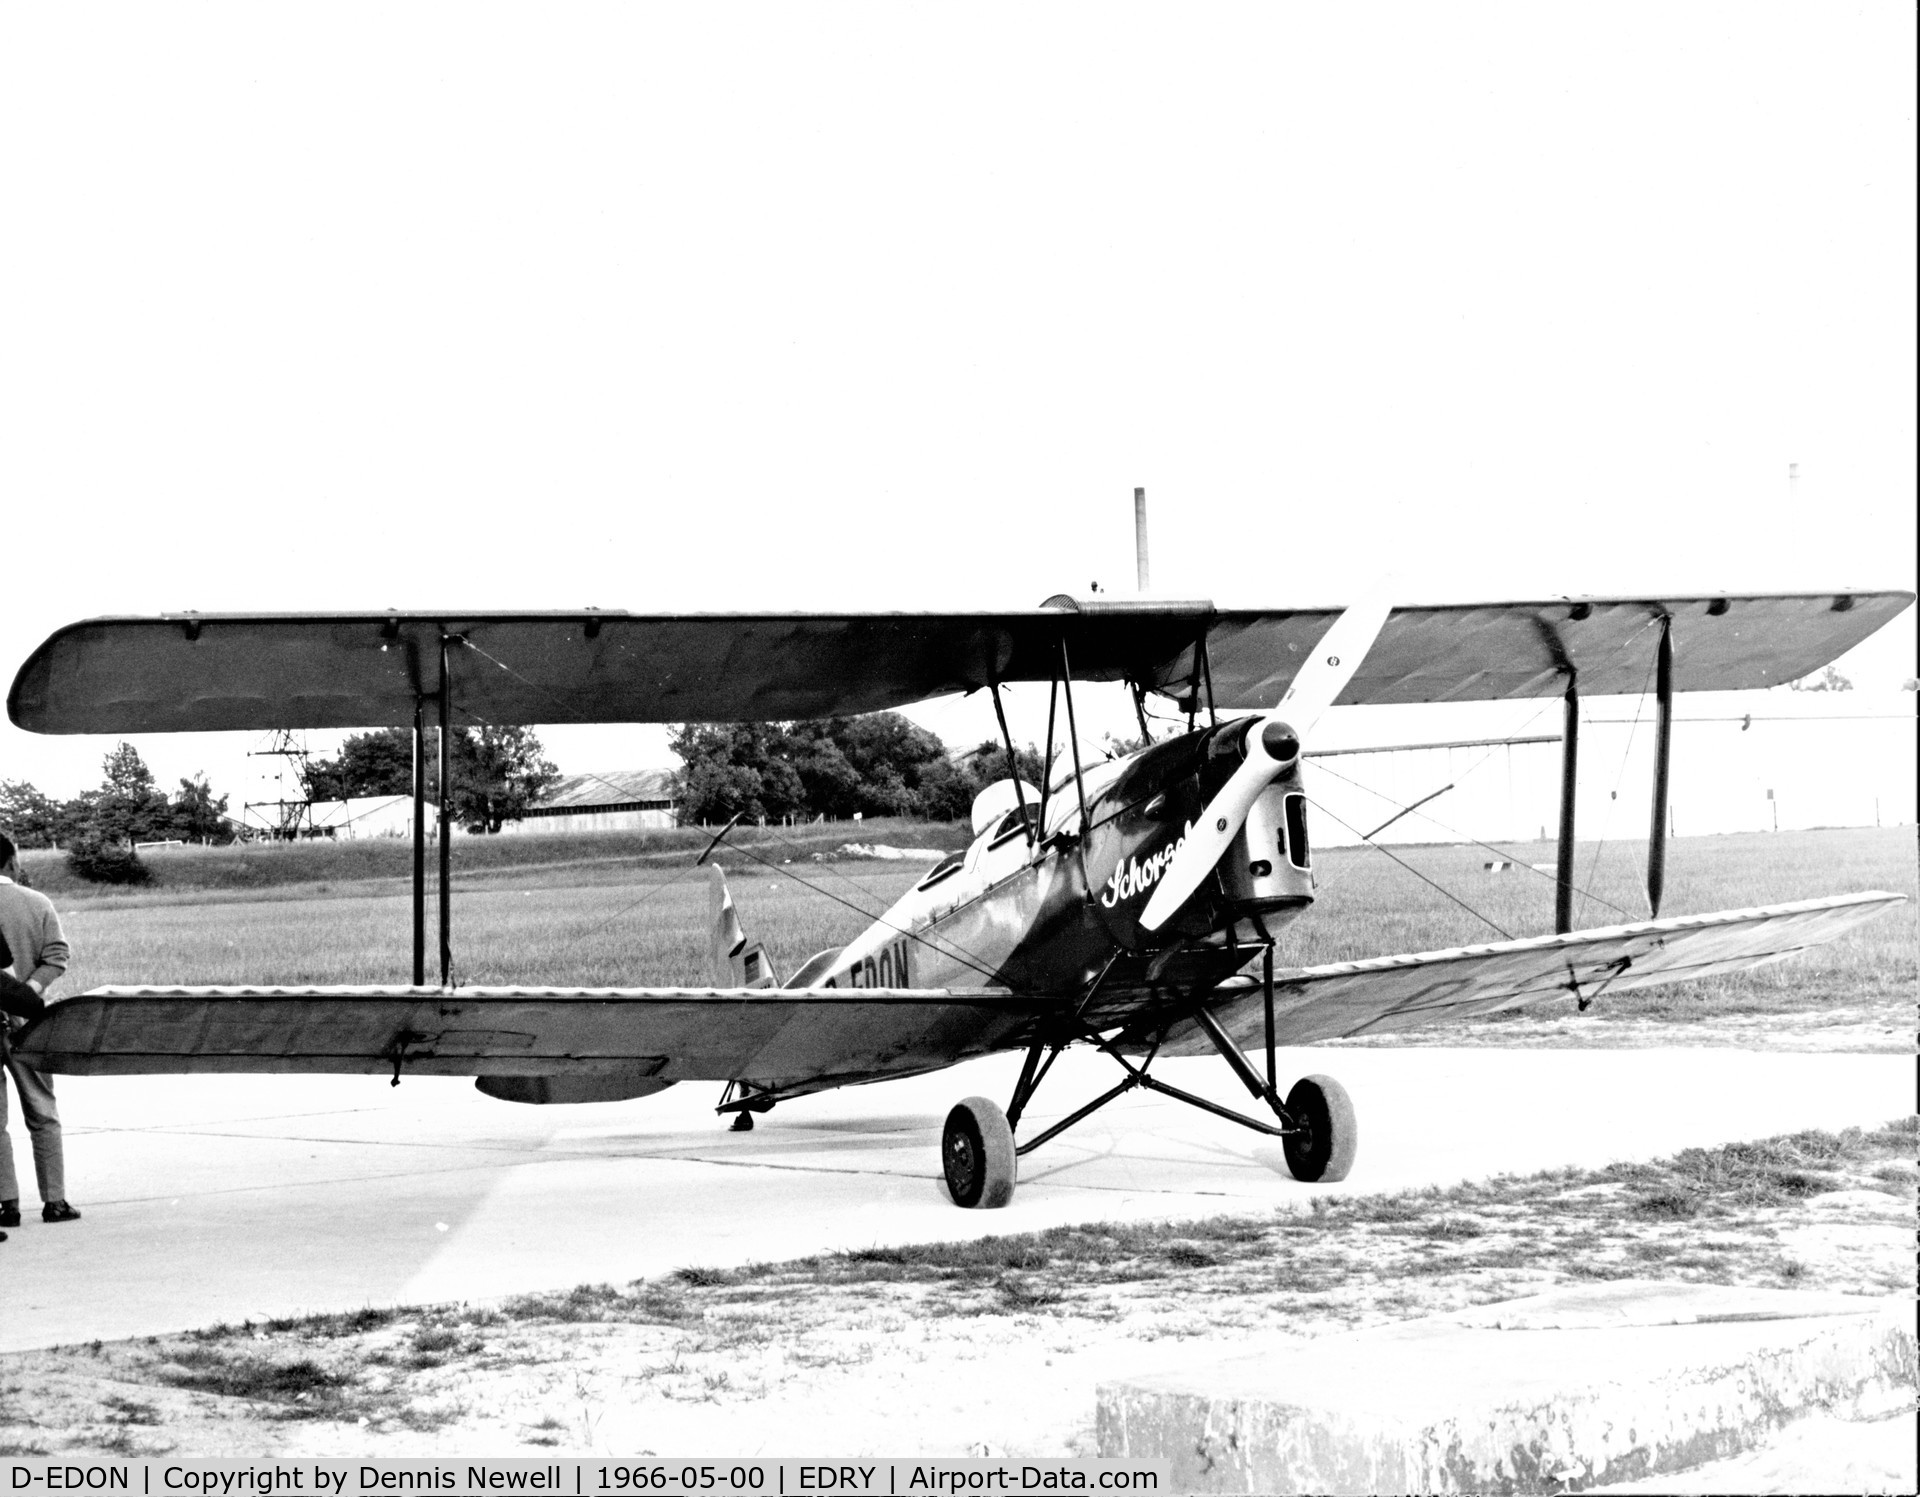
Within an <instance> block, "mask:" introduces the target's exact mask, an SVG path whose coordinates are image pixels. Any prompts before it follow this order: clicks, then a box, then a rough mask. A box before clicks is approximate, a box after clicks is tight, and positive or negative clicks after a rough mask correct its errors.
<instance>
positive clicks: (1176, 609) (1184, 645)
mask: <svg viewBox="0 0 1920 1497" xmlns="http://www.w3.org/2000/svg"><path fill="white" fill-rule="evenodd" d="M1911 601H1912V594H1910V593H1894V592H1882V593H1849V594H1834V593H1820V594H1795V595H1770V596H1749V597H1729V596H1724V595H1719V596H1702V597H1694V598H1588V599H1578V600H1570V599H1564V598H1563V599H1551V600H1546V601H1539V602H1507V603H1484V604H1446V605H1440V606H1417V607H1406V608H1398V609H1395V610H1394V612H1393V615H1392V617H1391V618H1390V619H1389V621H1388V623H1387V625H1386V628H1385V629H1384V630H1383V631H1382V633H1381V635H1380V638H1379V639H1378V640H1377V641H1376V642H1375V644H1374V646H1373V649H1372V650H1371V651H1370V652H1369V653H1368V656H1367V661H1366V664H1365V665H1364V666H1363V667H1362V668H1361V670H1360V672H1359V674H1357V675H1356V676H1355V677H1354V678H1353V680H1352V681H1351V682H1349V683H1348V686H1347V689H1346V691H1345V692H1343V693H1342V694H1341V696H1340V698H1339V700H1340V701H1342V702H1437V701H1467V700H1484V699H1491V698H1503V697H1529V696H1547V695H1553V694H1555V693H1557V692H1559V691H1561V690H1563V689H1564V686H1565V682H1566V676H1567V672H1568V671H1569V670H1571V671H1573V672H1576V673H1577V676H1578V680H1579V684H1580V688H1581V690H1582V691H1584V692H1587V693H1588V694H1593V693H1608V692H1638V691H1642V690H1645V689H1646V686H1647V683H1648V681H1649V680H1650V674H1649V672H1650V668H1651V663H1652V661H1653V657H1654V649H1655V645H1656V643H1657V638H1656V636H1657V629H1656V626H1657V624H1658V623H1659V621H1660V620H1661V619H1663V618H1668V617H1671V618H1672V620H1673V626H1672V627H1673V640H1674V655H1675V667H1674V672H1675V674H1674V685H1675V688H1676V689H1677V690H1680V691H1703V690H1710V689H1711V690H1730V689H1735V688H1741V687H1751V686H1773V685H1778V684H1779V683H1781V682H1783V681H1791V680H1796V679H1798V678H1799V677H1801V676H1804V675H1806V674H1807V673H1808V672H1810V671H1813V670H1816V669H1818V668H1819V667H1820V666H1822V665H1824V664H1825V663H1826V662H1828V661H1829V660H1832V659H1833V658H1834V657H1836V656H1837V655H1840V654H1841V653H1843V652H1844V651H1846V650H1848V649H1850V648H1851V647H1852V646H1853V645H1855V644H1857V643H1859V642H1860V641H1861V640H1862V639H1864V638H1866V637H1867V636H1868V635H1869V634H1871V633H1873V631H1874V630H1875V629H1877V628H1879V627H1880V625H1882V624H1883V623H1885V622H1886V621H1887V620H1888V619H1890V618H1892V617H1893V616H1894V615H1895V614H1897V613H1899V612H1900V610H1901V609H1903V608H1905V607H1906V606H1907V604H1908V603H1910V602H1911ZM1338 612H1339V610H1337V609H1332V608H1307V609H1256V610H1233V611H1222V610H1219V609H1216V608H1214V607H1213V605H1212V604H1210V603H1204V602H1199V603H1159V602H1135V601H1122V602H1107V601H1105V600H1102V601H1099V602H1087V603H1077V602H1075V601H1073V600H1072V599H1065V598H1063V599H1057V600H1054V602H1053V603H1052V604H1051V605H1050V606H1048V607H1045V608H1038V609H1027V610H1022V611H1009V612H997V613H834V614H822V613H778V614H775V613H752V614H747V613H713V614H655V615H641V614H627V613H596V612H581V613H544V614H538V613H514V614H507V613H468V614H421V613H392V614H386V613H362V614H267V615H228V614H206V615H200V614H189V615H169V616H165V617H161V618H104V619H89V620H87V621H85V622H83V623H78V624H69V625H68V626H66V627H65V628H63V629H61V630H59V631H57V632H56V633H55V634H53V635H52V636H51V637H50V638H48V639H47V640H46V641H45V642H44V643H43V644H41V646H40V647H39V648H38V649H37V650H35V651H34V652H33V654H32V655H30V656H29V657H28V658H27V660H26V663H25V664H23V665H22V666H21V667H20V671H19V674H18V675H17V676H16V677H15V679H14V682H13V689H12V691H11V692H10V693H9V695H8V698H7V711H8V713H9V715H10V716H11V717H12V719H13V721H14V722H15V723H16V724H18V725H19V726H20V727H23V728H28V729H31V730H33V731H35V732H40V733H173V732H189V731H201V730H207V729H236V728H365V727H379V726H399V725H404V724H407V723H411V722H412V721H413V715H414V709H415V704H416V702H418V701H419V700H420V699H421V698H423V697H424V698H431V697H433V696H435V695H436V694H437V693H438V692H439V691H440V688H441V674H442V672H441V659H442V646H443V642H444V643H445V646H446V660H447V671H446V677H447V680H446V686H447V691H448V695H449V701H450V705H451V707H452V709H453V711H454V712H455V713H456V714H457V715H458V717H459V719H460V720H468V719H472V720H476V721H481V722H490V723H575V722H583V723H584V722H681V721H703V722H752V721H776V720H778V721H784V720H788V719H793V718H812V717H830V716H843V715H846V714H850V713H857V712H872V711H877V710H879V709H881V708H886V707H899V706H904V705H906V704H907V703H910V702H917V701H922V700H924V699H926V698H928V697H932V696H939V695H942V694H943V693H947V692H954V691H971V690H974V689H976V688H978V687H982V686H986V685H988V684H990V683H992V682H996V681H1001V682H1005V681H1045V680H1048V679H1050V678H1051V677H1052V675H1053V674H1054V672H1055V671H1056V670H1057V669H1058V668H1059V663H1060V658H1061V649H1062V646H1063V644H1064V646H1065V648H1066V650H1067V656H1068V659H1069V660H1070V661H1071V663H1072V667H1073V674H1074V676H1075V677H1076V678H1077V679H1080V680H1090V681H1112V680H1119V679H1122V678H1125V679H1128V680H1134V681H1138V682H1141V683H1142V684H1144V685H1146V686H1149V687H1152V688H1153V689H1155V690H1158V691H1163V692H1166V693H1167V694H1169V695H1173V696H1185V695H1187V694H1188V693H1190V692H1191V691H1192V690H1193V687H1194V681H1195V677H1196V674H1197V672H1196V660H1197V653H1196V645H1197V643H1198V641H1200V639H1201V638H1202V637H1203V636H1204V637H1205V638H1206V640H1207V665H1208V670H1209V673H1210V678H1211V681H1212V688H1213V692H1214V695H1215V698H1216V700H1217V701H1218V702H1219V704H1220V705H1222V706H1227V707H1257V708H1266V707H1271V706H1273V705H1274V703H1275V702H1277V701H1278V700H1279V698H1280V695H1281V693H1282V692H1283V691H1285V689H1286V687H1287V684H1288V683H1289V682H1290V681H1291V680H1292V679H1293V675H1294V672H1295V671H1296V670H1297V669H1298V664H1299V662H1300V661H1301V660H1303V659H1304V658H1305V657H1306V654H1307V652H1309V651H1310V650H1311V649H1312V647H1313V646H1314V644H1315V643H1316V642H1317V641H1318V640H1319V639H1320V636H1321V635H1323V634H1324V633H1325V632H1326V630H1327V628H1328V626H1329V625H1330V624H1331V623H1332V621H1333V619H1334V618H1335V617H1336V616H1337V614H1338Z"/></svg>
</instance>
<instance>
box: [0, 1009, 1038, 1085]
mask: <svg viewBox="0 0 1920 1497" xmlns="http://www.w3.org/2000/svg"><path fill="white" fill-rule="evenodd" d="M1042 1011H1043V1006H1042V1005H1041V1004H1039V1003H1036V1002H1035V1001H1034V1000H1031V999H1027V998H1022V997H1018V996H1016V995H1014V994H1013V993H1010V992H1007V991H1005V990H1003V989H968V990H962V991H945V990H935V989H887V988H823V989H792V988H787V989H780V988H735V989H718V988H455V989H452V990H450V991H442V990H441V989H438V988H413V987H339V988H322V987H311V988H264V987H263V988H96V989H94V990H93V991H92V992H88V993H82V994H79V995H77V996H75V997H72V998H65V999H61V1000H59V1001H58V1002H55V1003H51V1004H49V1005H48V1006H47V1010H46V1012H45V1014H44V1015H43V1016H42V1017H41V1018H40V1019H38V1020H36V1021H35V1022H34V1023H32V1024H31V1025H29V1026H28V1027H27V1029H26V1030H25V1031H23V1033H22V1035H21V1036H20V1038H18V1039H17V1040H16V1041H15V1042H14V1052H15V1054H17V1055H18V1056H19V1057H20V1058H21V1059H22V1060H24V1061H26V1062H27V1063H28V1064H29V1065H32V1066H35V1067H37V1068H39V1069H42V1070H47V1071H57V1072H63V1073H68V1074H75V1075H127V1074H134V1073H171V1072H187V1071H321V1072H325V1071H345V1072H372V1073H385V1072H387V1071H393V1072H394V1073H395V1074H396V1075H397V1074H399V1073H400V1072H402V1071H404V1072H412V1073H418V1074H422V1075H430V1076H476V1075H486V1076H567V1075H594V1074H608V1073H619V1074H623V1075H633V1074H640V1075H645V1076H650V1077H657V1078H658V1079H659V1080H660V1081H662V1082H667V1081H687V1080H714V1081H728V1080H748V1081H752V1082H753V1083H754V1084H755V1085H756V1086H757V1087H759V1088H760V1089H762V1090H792V1089H795V1088H798V1089H801V1090H812V1089H814V1087H813V1085H811V1084H810V1083H817V1084H819V1085H826V1086H839V1085H845V1084H847V1083H848V1082H853V1081H867V1080H877V1079H880V1078H882V1077H885V1076H893V1075H906V1074H910V1073H912V1072H915V1071H925V1070H930V1069H934V1068H936V1067H939V1066H944V1065H950V1064H952V1063H953V1062H954V1061H957V1060H964V1059H966V1058H968V1057H970V1056H974V1055H982V1054H985V1053H987V1052H988V1051H990V1050H994V1049H998V1048H1000V1047H1001V1046H1002V1045H1004V1044H1006V1043H1007V1042H1008V1040H1009V1037H1010V1036H1014V1035H1017V1034H1019V1033H1020V1032H1022V1031H1023V1030H1024V1029H1025V1028H1026V1027H1028V1026H1029V1025H1030V1024H1031V1023H1032V1022H1033V1020H1034V1018H1035V1017H1036V1016H1037V1015H1038V1014H1039V1013H1041V1012H1042Z"/></svg>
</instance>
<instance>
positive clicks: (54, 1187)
mask: <svg viewBox="0 0 1920 1497" xmlns="http://www.w3.org/2000/svg"><path fill="white" fill-rule="evenodd" d="M6 1064H7V1074H8V1075H9V1076H11V1077H12V1078H13V1085H14V1089H15V1090H17V1091H18V1092H19V1093H20V1113H21V1116H23V1117H24V1118H25V1119H26V1120H27V1134H28V1136H29V1137H31V1138H32V1139H33V1172H34V1174H35V1175H36V1176H37V1177H38V1179H39V1184H40V1199H41V1200H42V1201H64V1200H65V1199H66V1198H67V1172H66V1166H65V1164H64V1163H63V1162H62V1159H61V1153H60V1109H59V1108H58V1107H56V1106H55V1105H54V1101H53V1081H52V1079H51V1078H50V1077H48V1076H46V1075H45V1074H43V1073H42V1072H40V1071H36V1070H34V1069H33V1067H31V1066H29V1065H25V1064H23V1063H22V1062H20V1061H18V1060H15V1059H14V1058H13V1056H12V1054H11V1053H8V1054H7V1057H6ZM19 1199H20V1179H19V1177H18V1176H17V1175H15V1174H14V1172H13V1139H12V1138H11V1137H10V1136H9V1135H8V1133H7V1085H6V1083H5V1082H4V1081H0V1201H17V1200H19Z"/></svg>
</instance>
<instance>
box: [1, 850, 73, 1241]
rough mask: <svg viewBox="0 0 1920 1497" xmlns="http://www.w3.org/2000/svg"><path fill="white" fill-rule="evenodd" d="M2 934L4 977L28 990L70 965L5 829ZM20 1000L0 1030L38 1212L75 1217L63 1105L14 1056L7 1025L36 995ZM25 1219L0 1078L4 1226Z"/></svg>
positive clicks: (48, 908)
mask: <svg viewBox="0 0 1920 1497" xmlns="http://www.w3.org/2000/svg"><path fill="white" fill-rule="evenodd" d="M0 941H3V942H4V944H5V948H6V951H7V953H8V956H7V962H6V965H7V969H8V970H7V976H9V977H11V978H13V979H15V981H16V982H17V983H19V984H21V985H24V986H25V987H26V988H28V989H30V990H31V994H32V997H34V998H37V997H39V996H40V995H41V994H43V993H44V992H45V991H46V989H47V985H48V984H49V983H52V982H54V981H55V980H56V979H57V978H59V976H60V974H61V973H63V972H65V971H66V970H67V958H68V956H69V951H68V948H67V938H66V937H65V936H64V935H63V934H61V931H60V917H59V916H58V915H57V914H55V913H54V908H53V901H52V900H50V899H48V898H47V896H46V895H44V894H37V893H35V892H34V891H33V890H32V889H28V888H24V887H23V886H22V885H21V883H20V853H19V850H18V849H17V848H16V847H15V846H14V845H13V839H12V838H11V837H9V836H7V835H6V834H5V833H4V832H0ZM20 996H21V998H22V1003H21V1004H15V1003H12V1002H9V1003H8V1004H7V1005H6V1007H7V1010H8V1014H9V1017H8V1018H7V1020H6V1025H5V1028H4V1029H0V1056H4V1058H5V1061H6V1068H7V1074H8V1075H9V1076H11V1077H12V1078H13V1086H14V1090H15V1091H17V1092H19V1093H20V1111H21V1112H22V1113H23V1114H24V1115H25V1117H26V1120H27V1133H28V1135H29V1136H30V1137H31V1138H32V1139H33V1172H34V1174H35V1175H36V1176H37V1177H38V1179H39V1185H40V1199H41V1201H42V1202H44V1204H43V1205H42V1206H41V1208H40V1219H41V1220H42V1221H48V1222H70V1221H78V1220H79V1219H80V1213H79V1212H78V1211H75V1210H74V1209H73V1207H71V1206H69V1205H68V1204H67V1183H66V1166H65V1163H64V1161H63V1159H62V1157H61V1149H60V1112H59V1109H58V1108H57V1107H55V1106H54V1101H53V1083H52V1081H50V1080H49V1079H48V1078H47V1077H46V1076H44V1075H42V1074H41V1073H40V1072H39V1071H36V1070H34V1069H33V1068H32V1067H31V1066H29V1065H25V1064H23V1063H22V1062H21V1061H18V1060H16V1059H14V1055H13V1049H12V1047H11V1046H10V1045H9V1044H8V1043H7V1039H6V1032H7V1031H9V1030H11V1028H12V1027H13V1025H14V1024H15V1023H16V1022H18V1023H24V1022H25V1020H24V1019H22V1018H20V1017H19V1016H18V1010H19V1009H20V1008H21V1007H23V1006H24V1005H25V1004H26V1003H30V1001H31V999H29V998H27V997H26V995H20ZM19 1225H20V1182H19V1179H18V1178H17V1177H16V1176H15V1174H14V1172H13V1140H12V1139H11V1138H10V1137H9V1136H8V1134H7V1089H6V1084H5V1083H4V1082H0V1227H17V1226H19Z"/></svg>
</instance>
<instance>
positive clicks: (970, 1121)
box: [940, 1097, 1018, 1207]
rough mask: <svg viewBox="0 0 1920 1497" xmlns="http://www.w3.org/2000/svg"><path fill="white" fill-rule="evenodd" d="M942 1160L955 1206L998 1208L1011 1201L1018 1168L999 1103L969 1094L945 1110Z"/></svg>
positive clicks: (941, 1136)
mask: <svg viewBox="0 0 1920 1497" xmlns="http://www.w3.org/2000/svg"><path fill="white" fill-rule="evenodd" d="M940 1162H941V1164H942V1166H943V1167H944V1168H945V1171H946V1176H947V1191H948V1193H949V1194H950V1195H951V1196H952V1197H953V1203H954V1205H956V1206H969V1207H971V1206H979V1207H996V1206H1004V1205H1006V1204H1007V1202H1008V1201H1011V1200H1012V1199H1013V1184H1014V1179H1015V1175H1016V1172H1017V1168H1018V1162H1017V1158H1016V1156H1015V1154H1014V1150H1013V1129H1012V1127H1011V1126H1010V1125H1009V1124H1008V1122H1007V1115H1006V1114H1005V1113H1004V1112H1002V1111H1001V1110H1000V1105H999V1104H998V1103H997V1102H993V1101H990V1100H989V1099H987V1098H986V1097H968V1098H966V1099H965V1100H964V1101H962V1102H960V1103H958V1104H956V1105H955V1107H954V1109H953V1111H952V1112H950V1113H948V1114H947V1125H946V1127H945V1128H944V1129H942V1130H941V1134H940Z"/></svg>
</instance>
